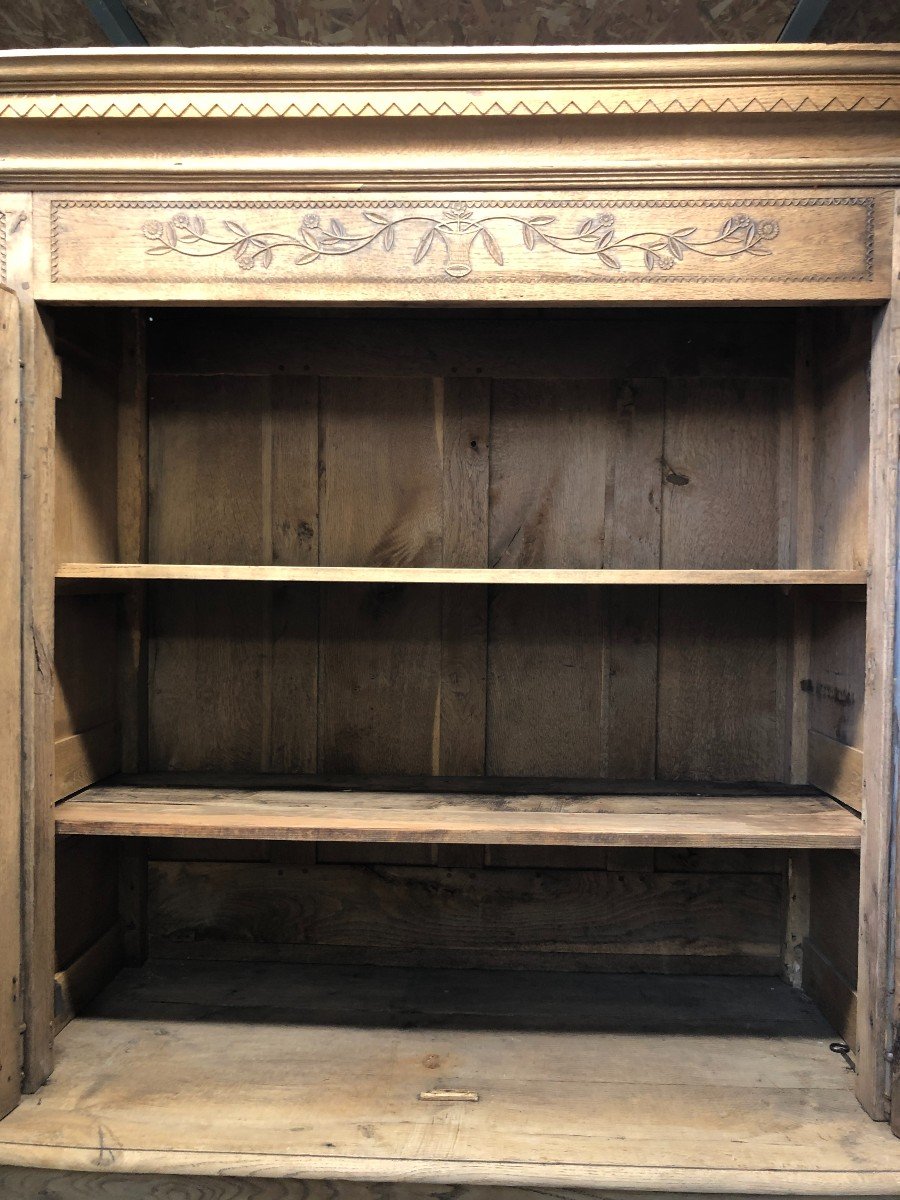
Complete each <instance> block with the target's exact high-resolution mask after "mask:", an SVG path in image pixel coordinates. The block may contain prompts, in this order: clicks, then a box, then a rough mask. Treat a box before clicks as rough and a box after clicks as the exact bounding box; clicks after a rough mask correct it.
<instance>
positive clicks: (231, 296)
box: [34, 142, 891, 305]
mask: <svg viewBox="0 0 900 1200" xmlns="http://www.w3.org/2000/svg"><path fill="white" fill-rule="evenodd" d="M670 150H671V146H670V143H668V142H667V143H666V146H665V147H660V150H659V152H660V154H665V153H670ZM644 152H645V153H646V154H647V155H648V156H649V155H650V154H652V152H653V151H652V147H647V148H645V151H644ZM334 153H339V150H338V149H337V148H335V149H334ZM459 153H460V154H462V155H465V153H466V149H465V147H464V146H461V147H460V150H459ZM36 206H37V214H38V228H39V231H40V238H39V242H38V247H37V248H38V250H39V253H38V255H37V256H36V259H35V280H34V288H35V294H36V296H37V298H38V299H40V300H48V301H51V302H58V301H74V302H82V301H85V300H93V301H96V302H104V301H106V302H108V301H127V302H132V303H138V302H140V303H166V302H177V301H179V300H190V301H213V302H222V301H227V302H236V303H245V302H250V301H252V302H255V303H265V304H275V303H279V302H280V303H296V302H297V301H298V299H301V298H302V301H303V303H304V304H315V303H334V302H337V303H341V304H346V303H348V302H351V301H358V302H360V303H373V304H386V303H392V302H398V301H400V302H409V301H414V302H416V303H423V302H425V303H480V304H483V303H490V304H503V303H512V304H520V303H540V304H554V303H565V304H569V305H571V304H575V303H590V304H597V303H605V304H610V305H624V304H635V303H647V302H656V303H663V304H669V305H677V304H697V303H700V302H704V301H720V302H722V303H734V302H736V301H738V302H740V301H762V302H775V303H786V302H797V303H809V302H814V301H823V300H828V301H846V302H858V301H869V302H872V301H877V300H883V299H887V298H888V296H889V295H890V287H891V282H890V274H889V269H890V263H889V257H888V254H887V253H886V251H887V250H888V248H889V245H890V232H889V230H890V216H891V214H890V204H889V200H888V193H885V192H879V191H872V190H871V189H869V190H856V191H844V190H840V191H835V190H832V191H825V190H823V189H822V188H821V187H820V188H819V189H817V190H807V191H789V190H784V189H778V190H776V191H771V190H770V191H760V190H754V189H752V188H745V189H741V191H740V192H734V191H730V192H725V191H723V190H722V189H721V188H719V189H718V190H716V191H715V192H709V191H706V192H688V191H674V190H672V189H669V190H666V191H656V192H646V191H645V192H640V193H635V192H630V193H629V192H626V191H624V190H621V189H619V190H617V191H615V192H600V191H595V192H592V193H587V194H585V193H584V192H575V191H572V190H570V191H568V192H567V193H566V194H564V195H563V196H562V197H560V198H558V199H556V198H551V197H549V196H548V195H547V193H546V192H534V191H530V192H529V191H525V190H520V191H518V192H515V193H510V192H509V191H505V192H504V191H501V190H499V189H491V190H489V191H482V192H471V193H469V194H468V195H466V197H465V198H462V199H461V198H459V194H458V192H457V193H456V194H454V192H452V191H449V190H448V191H447V192H446V193H444V194H442V193H441V192H440V191H439V190H435V191H432V192H431V193H430V194H426V195H421V194H416V193H415V192H412V191H409V192H403V193H401V194H399V195H397V194H394V195H391V194H388V193H379V192H378V191H377V190H374V189H369V188H367V189H366V194H365V199H360V198H359V196H358V193H357V192H353V193H351V194H346V193H345V194H341V193H339V192H330V193H325V194H322V195H319V196H316V195H311V194H306V195H304V196H298V195H297V194H296V193H293V194H289V193H279V192H273V191H264V192H260V191H256V192H253V193H250V194H246V193H245V194H244V195H241V194H240V193H238V192H237V191H235V192H233V193H232V195H231V197H230V198H229V199H227V200H223V199H217V198H216V197H215V196H212V195H204V194H203V193H197V192H188V191H186V190H185V191H183V192H181V193H180V194H176V195H175V196H174V197H173V198H171V199H161V198H159V197H155V196H145V197H141V198H135V197H134V196H130V195H122V194H116V193H105V194H101V195H98V194H97V193H95V192H92V193H89V194H82V195H78V194H72V193H71V192H67V193H65V194H62V195H59V194H49V195H40V196H38V198H37V199H36ZM335 230H341V231H342V232H340V233H338V234H336V233H335V232H334V231H335ZM250 237H252V238H253V239H254V241H253V242H252V245H251V244H249V243H248V242H247V239H248V238H250Z"/></svg>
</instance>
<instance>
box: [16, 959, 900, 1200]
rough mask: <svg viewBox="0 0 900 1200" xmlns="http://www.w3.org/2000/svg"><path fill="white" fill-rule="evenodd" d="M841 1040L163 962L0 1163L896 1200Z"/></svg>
mask: <svg viewBox="0 0 900 1200" xmlns="http://www.w3.org/2000/svg"><path fill="white" fill-rule="evenodd" d="M226 993H227V997H226ZM396 1012H404V1013H406V1014H408V1016H409V1020H408V1021H407V1023H406V1026H405V1027H404V1028H399V1027H397V1025H396V1023H395V1020H394V1018H393V1017H392V1016H391V1015H390V1014H392V1013H396ZM301 1014H304V1015H306V1016H308V1017H310V1018H312V1023H310V1024H306V1023H305V1022H304V1021H303V1020H298V1017H299V1016H300V1015H301ZM123 1016H127V1017H128V1019H127V1020H122V1019H117V1018H120V1017H123ZM829 1036H830V1035H829V1031H828V1028H827V1026H826V1025H825V1023H824V1022H823V1021H822V1020H821V1019H820V1018H819V1017H818V1015H817V1014H816V1013H815V1012H814V1010H813V1009H812V1008H811V1006H810V1005H809V1004H808V1002H806V1001H804V1000H803V999H802V998H801V997H800V996H799V995H798V994H797V993H794V992H792V991H791V990H790V989H788V988H787V987H786V986H785V985H782V984H777V983H774V984H773V982H772V981H770V980H728V979H705V980H692V979H664V978H650V977H644V978H642V979H640V980H635V979H628V978H626V977H621V976H617V977H612V978H610V979H608V980H605V981H604V980H603V979H598V978H597V977H596V976H591V975H586V976H577V975H573V976H560V975H556V976H553V977H548V976H546V975H543V976H535V975H534V974H530V973H523V972H514V973H512V974H508V973H503V972H499V973H498V972H488V973H464V974H460V973H454V972H448V971H440V972H435V973H429V972H424V971H418V972H409V971H390V972H379V971H371V970H369V971H363V970H360V969H359V968H358V967H357V968H343V969H334V968H331V969H318V970H316V971H312V970H310V969H309V968H306V969H304V970H302V971H298V970H296V969H294V970H290V969H286V968H284V967H281V968H279V967H268V968H265V969H261V968H260V967H258V966H253V967H247V968H243V969H241V968H236V967H234V966H228V967H221V966H220V967H218V968H214V967H212V966H209V965H203V964H197V965H193V966H190V965H188V966H185V965H175V964H171V965H168V964H162V965H161V967H157V968H156V970H155V971H154V970H149V971H147V972H146V973H145V974H141V973H138V972H127V973H125V974H124V975H123V976H122V977H121V981H120V982H119V983H118V984H116V985H115V986H114V987H113V989H111V991H110V992H109V994H108V996H107V997H106V998H105V999H104V1000H103V1001H102V1003H101V1005H100V1006H99V1007H98V1009H97V1010H96V1014H95V1015H93V1016H91V1017H86V1018H83V1019H79V1020H76V1021H74V1022H72V1023H71V1024H70V1025H69V1026H68V1028H67V1029H66V1030H65V1031H64V1032H63V1034H62V1035H61V1038H60V1041H61V1049H62V1054H61V1059H60V1065H59V1068H58V1072H57V1075H56V1078H55V1083H54V1088H53V1092H52V1095H48V1096H47V1097H46V1098H45V1099H44V1100H43V1103H42V1104H40V1105H38V1104H37V1103H35V1102H34V1101H28V1102H26V1104H25V1105H23V1106H22V1107H21V1108H20V1109H19V1110H18V1111H17V1113H15V1114H14V1115H13V1116H12V1117H11V1118H9V1119H8V1120H7V1122H5V1123H4V1125H3V1127H2V1129H3V1133H2V1151H0V1153H2V1157H3V1159H4V1160H5V1161H6V1162H7V1163H11V1164H15V1165H25V1164H29V1165H33V1166H37V1167H41V1166H43V1167H46V1164H47V1162H48V1160H50V1159H51V1158H52V1160H53V1161H54V1162H55V1164H56V1165H57V1166H58V1167H61V1168H64V1169H72V1168H77V1167H84V1168H88V1167H89V1168H90V1169H91V1170H92V1171H94V1172H95V1173H96V1172H97V1171H98V1170H101V1169H102V1171H103V1172H104V1173H105V1175H106V1178H107V1179H115V1178H116V1177H117V1176H119V1175H120V1173H121V1174H125V1175H127V1174H128V1173H129V1172H134V1171H135V1170H136V1169H140V1170H144V1171H147V1170H149V1171H160V1172H165V1171H172V1170H180V1171H192V1172H194V1173H197V1172H198V1171H199V1172H202V1173H204V1174H205V1175H206V1176H211V1177H212V1178H213V1180H214V1182H215V1186H216V1188H220V1185H221V1184H222V1183H223V1182H225V1183H227V1182H228V1178H227V1177H229V1176H230V1177H234V1176H238V1177H240V1176H241V1175H244V1176H247V1175H249V1174H252V1175H253V1176H254V1178H255V1179H257V1180H258V1179H259V1178H260V1176H262V1187H263V1189H265V1188H266V1187H267V1186H268V1182H269V1181H271V1180H278V1179H284V1178H285V1177H294V1178H297V1177H300V1178H302V1179H304V1180H309V1179H310V1178H323V1179H332V1178H334V1176H335V1175H339V1176H341V1177H342V1178H344V1179H350V1180H355V1179H360V1180H365V1179H370V1178H371V1177H372V1176H373V1175H375V1176H376V1177H377V1178H378V1179H379V1181H382V1182H381V1184H380V1186H381V1187H384V1186H385V1182H384V1181H386V1182H387V1185H388V1189H389V1190H388V1191H387V1193H386V1194H387V1195H390V1196H392V1197H396V1200H401V1193H399V1192H398V1191H396V1184H397V1183H399V1182H401V1181H415V1180H416V1179H417V1178H418V1180H419V1181H421V1179H422V1177H423V1176H424V1177H427V1178H428V1179H437V1180H439V1181H440V1183H441V1184H442V1185H443V1187H444V1188H445V1189H446V1187H447V1186H452V1185H464V1184H468V1185H471V1184H487V1183H488V1182H493V1183H496V1182H497V1181H498V1180H500V1181H502V1182H503V1183H504V1184H506V1185H516V1186H519V1187H526V1188H527V1187H543V1188H545V1189H546V1188H553V1189H558V1188H562V1189H563V1194H564V1195H566V1196H569V1195H570V1193H569V1191H568V1189H578V1188H591V1189H597V1190H599V1191H601V1192H603V1193H604V1194H609V1191H610V1189H612V1190H613V1194H615V1189H616V1188H625V1189H628V1188H629V1187H637V1188H643V1189H645V1190H646V1189H652V1190H654V1191H655V1192H656V1193H657V1194H659V1193H660V1192H662V1193H663V1194H665V1192H666V1191H672V1190H673V1189H675V1190H678V1191H679V1194H683V1193H682V1192H681V1191H680V1189H682V1188H684V1187H685V1186H687V1187H689V1188H692V1189H694V1190H695V1191H696V1189H697V1188H698V1187H705V1186H710V1187H715V1188H716V1189H717V1190H719V1191H721V1190H722V1189H723V1188H726V1187H727V1188H733V1187H740V1188H741V1189H742V1191H743V1193H744V1194H747V1193H751V1194H752V1193H753V1192H757V1193H759V1192H765V1191H769V1192H771V1190H772V1188H773V1187H778V1188H780V1189H781V1190H782V1192H783V1193H784V1192H786V1191H787V1190H790V1192H791V1193H792V1194H798V1195H803V1194H805V1195H807V1196H808V1195H811V1194H816V1193H820V1194H821V1193H824V1192H825V1191H826V1190H827V1189H830V1191H831V1192H832V1194H834V1189H835V1187H840V1188H841V1189H842V1192H841V1194H843V1195H853V1194H859V1195H866V1196H870V1197H871V1196H873V1195H889V1194H891V1190H892V1189H893V1190H894V1191H896V1188H897V1185H898V1181H900V1147H898V1146H897V1144H896V1142H895V1141H894V1140H893V1139H892V1138H891V1136H890V1134H889V1132H888V1131H887V1129H886V1128H884V1127H879V1126H876V1125H873V1124H871V1123H869V1122H868V1121H867V1120H866V1119H865V1117H864V1115H863V1114H862V1113H861V1112H860V1111H859V1109H858V1108H857V1107H856V1106H855V1101H854V1100H853V1097H852V1094H851V1093H850V1092H849V1090H848V1088H847V1085H846V1077H845V1069H844V1064H843V1063H842V1062H841V1060H840V1059H839V1057H838V1056H836V1055H831V1054H829V1053H828V1050H827V1044H828V1040H829ZM323 1051H326V1052H327V1057H324V1058H323ZM101 1064H102V1065H101ZM86 1080H88V1081H90V1082H91V1085H92V1086H91V1097H90V1109H89V1111H85V1110H84V1106H83V1102H82V1099H81V1098H82V1097H83V1094H84V1085H85V1081H86ZM439 1086H442V1087H455V1088H464V1089H467V1090H474V1091H477V1092H478V1093H479V1095H480V1097H481V1099H480V1101H479V1103H478V1104H470V1105H466V1106H465V1107H464V1112H463V1113H460V1112H459V1111H458V1110H456V1109H455V1110H454V1114H453V1115H451V1114H449V1113H448V1112H447V1111H446V1110H444V1109H443V1106H436V1105H433V1104H423V1103H421V1102H420V1101H419V1100H418V1099H417V1097H418V1095H419V1093H420V1092H421V1091H423V1090H428V1089H432V1088H435V1087H439ZM726 1096H727V1103H726V1102H725V1097H726ZM298 1106H299V1107H300V1108H301V1109H302V1111H303V1112H304V1113H305V1114H307V1115H306V1116H305V1118H304V1121H303V1122H302V1123H301V1124H300V1125H299V1127H298V1122H297V1118H296V1113H297V1109H298ZM623 1112H625V1113H627V1114H628V1120H627V1121H626V1122H625V1123H624V1124H623V1119H622V1114H623ZM198 1113H202V1121H200V1120H199V1119H198V1115H197V1114H198ZM238 1118H239V1119H238ZM198 1139H202V1152H201V1149H200V1148H198ZM538 1140H539V1142H540V1145H541V1146H542V1147H544V1148H545V1149H546V1153H545V1154H539V1153H538V1152H537V1149H536V1141H538ZM98 1158H102V1164H101V1166H100V1167H98V1163H97V1160H98ZM223 1176H225V1179H224V1180H223V1178H222V1177H223ZM187 1186H188V1185H187V1184H185V1188H186V1187H187ZM253 1186H254V1187H255V1186H256V1185H255V1184H254V1185H253ZM347 1187H348V1184H347V1183H343V1184H341V1185H340V1188H341V1190H340V1191H339V1192H338V1193H337V1194H338V1195H339V1196H341V1197H344V1196H345V1192H344V1189H345V1188H347ZM419 1187H420V1188H421V1182H420V1183H419ZM304 1188H312V1190H311V1191H310V1192H306V1191H305V1192H304V1194H311V1195H312V1196H316V1195H317V1193H316V1191H315V1185H310V1184H308V1183H305V1184H304ZM244 1191H245V1192H246V1189H244ZM113 1194H115V1193H113ZM199 1194H200V1195H201V1196H202V1195H203V1193H202V1192H200V1193H199ZM211 1194H212V1195H213V1196H216V1195H217V1193H216V1192H212V1193H211ZM238 1194H240V1193H239V1192H233V1193H232V1196H233V1197H236V1196H237V1195H238ZM261 1194H262V1195H263V1196H265V1195H266V1192H265V1190H262V1191H261ZM379 1194H382V1193H379ZM414 1194H415V1193H414ZM461 1194H462V1195H466V1192H465V1190H463V1192H462V1193H461ZM571 1194H572V1195H574V1194H575V1193H574V1192H572V1193H571ZM638 1194H640V1193H638ZM51 1195H52V1192H51ZM163 1195H165V1192H163ZM276 1195H277V1193H276ZM288 1195H289V1193H288ZM224 1196H225V1197H226V1198H227V1197H229V1193H228V1192H227V1191H226V1192H225V1193H224ZM513 1196H515V1197H516V1200H525V1197H524V1195H523V1194H522V1193H519V1192H513ZM488 1197H492V1200H496V1197H494V1196H493V1194H492V1193H490V1192H487V1193H481V1194H480V1196H479V1200H487V1198H488ZM229 1200H230V1198H229ZM267 1200H268V1198H267ZM347 1200H362V1193H357V1192H355V1191H354V1192H351V1193H349V1194H347ZM366 1200H368V1197H367V1198H366Z"/></svg>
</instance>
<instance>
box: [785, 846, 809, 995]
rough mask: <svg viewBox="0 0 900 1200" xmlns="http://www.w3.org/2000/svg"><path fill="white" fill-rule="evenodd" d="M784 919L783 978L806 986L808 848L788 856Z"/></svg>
mask: <svg viewBox="0 0 900 1200" xmlns="http://www.w3.org/2000/svg"><path fill="white" fill-rule="evenodd" d="M785 907H786V913H785V921H784V965H783V973H784V978H785V981H786V982H787V983H789V984H790V985H791V987H795V988H799V987H802V986H803V945H804V942H805V941H806V938H807V935H808V934H809V851H808V850H792V851H791V852H790V853H789V854H788V856H787V889H786V904H785Z"/></svg>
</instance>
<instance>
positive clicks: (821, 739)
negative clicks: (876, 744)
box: [808, 729, 864, 814]
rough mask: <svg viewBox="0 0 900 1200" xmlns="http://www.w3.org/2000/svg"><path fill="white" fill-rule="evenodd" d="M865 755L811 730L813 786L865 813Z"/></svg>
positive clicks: (810, 773) (810, 769) (810, 776)
mask: <svg viewBox="0 0 900 1200" xmlns="http://www.w3.org/2000/svg"><path fill="white" fill-rule="evenodd" d="M863 763H864V758H863V753H862V751H861V750H857V749H856V748H855V747H854V746H845V745H844V743H843V742H839V741H837V740H836V739H835V738H830V737H826V736H825V735H824V734H822V733H816V731H815V730H814V729H813V730H810V734H809V772H808V774H809V782H810V783H811V784H812V785H813V786H814V787H817V788H821V789H822V791H823V792H827V793H828V794H829V796H835V797H836V798H837V799H838V800H840V801H842V803H844V804H847V805H849V806H850V808H852V809H854V811H856V812H858V813H860V814H861V813H862V785H863Z"/></svg>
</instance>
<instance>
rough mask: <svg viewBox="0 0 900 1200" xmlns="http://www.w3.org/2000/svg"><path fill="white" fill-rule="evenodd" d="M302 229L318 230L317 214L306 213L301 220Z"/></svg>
mask: <svg viewBox="0 0 900 1200" xmlns="http://www.w3.org/2000/svg"><path fill="white" fill-rule="evenodd" d="M303 228H304V229H318V228H319V214H318V213H315V212H311V213H307V214H306V216H305V217H304V218H303Z"/></svg>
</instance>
